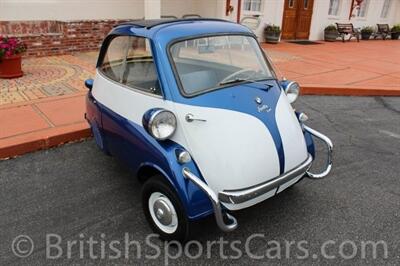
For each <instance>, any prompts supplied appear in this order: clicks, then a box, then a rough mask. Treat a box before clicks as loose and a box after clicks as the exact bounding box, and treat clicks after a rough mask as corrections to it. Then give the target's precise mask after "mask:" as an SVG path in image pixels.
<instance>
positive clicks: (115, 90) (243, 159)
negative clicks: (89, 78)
mask: <svg viewBox="0 0 400 266" xmlns="http://www.w3.org/2000/svg"><path fill="white" fill-rule="evenodd" d="M111 92H112V93H111ZM92 93H93V96H94V97H95V99H97V100H98V101H99V102H100V103H102V104H103V105H105V106H107V107H108V108H109V109H111V110H112V111H114V112H115V113H117V114H119V115H120V116H123V117H125V118H127V119H128V120H130V121H132V122H133V123H136V124H138V125H141V123H142V117H143V114H144V113H145V112H146V111H148V110H149V109H151V108H157V107H159V108H165V109H167V110H171V111H172V112H174V113H175V115H176V117H177V121H178V125H177V130H176V132H175V134H174V135H173V137H172V138H171V140H173V141H175V142H176V143H179V144H180V145H182V146H183V147H184V148H185V149H187V150H188V151H189V152H190V154H191V156H192V158H193V160H194V161H195V162H196V164H197V166H198V167H199V169H200V172H201V173H202V175H203V177H204V179H205V181H206V182H207V184H208V185H209V186H210V188H211V189H212V190H213V191H215V192H216V193H217V192H219V191H222V190H232V189H233V190H234V189H243V188H247V187H250V186H254V185H257V184H260V183H264V182H266V181H268V180H270V179H272V178H275V177H277V176H279V172H280V171H279V157H278V154H277V150H276V147H275V143H274V141H273V139H272V136H271V134H270V133H269V131H268V129H267V127H266V126H265V125H264V124H263V122H262V121H260V120H259V119H257V118H256V117H253V116H251V115H249V114H245V113H241V112H236V111H232V110H226V109H218V108H209V107H200V106H191V105H184V104H179V103H173V102H170V101H165V100H163V99H162V98H158V97H152V96H149V95H146V94H143V93H140V92H137V91H135V90H132V89H129V88H127V87H124V86H121V85H118V84H117V83H115V82H113V81H111V80H108V79H106V78H105V77H104V76H102V75H101V74H99V73H97V74H96V78H95V81H94V86H93V90H92ZM285 108H286V109H287V110H285ZM276 111H277V112H279V114H277V115H278V116H277V119H279V120H280V121H279V122H278V127H279V129H280V130H283V131H287V132H281V134H282V140H283V144H284V149H285V155H286V157H285V160H286V163H287V165H288V166H287V167H286V168H285V171H287V170H290V169H292V168H294V166H297V165H298V164H300V163H301V162H303V161H304V160H305V158H306V148H305V141H304V138H303V137H302V132H301V129H300V127H299V126H296V125H298V122H297V120H296V117H295V116H294V114H293V111H292V109H291V106H290V105H289V103H288V102H287V99H286V96H285V95H284V94H282V95H281V97H280V99H279V101H278V106H277V110H276ZM189 113H190V114H193V115H194V117H195V118H199V119H205V120H206V122H202V121H193V122H190V123H189V122H187V121H186V120H185V116H186V114H189ZM292 124H293V125H292ZM303 155H304V156H303ZM295 164H297V165H295ZM275 192H276V189H274V190H273V191H270V192H268V193H266V194H264V195H262V196H260V197H257V198H255V199H253V200H250V201H248V202H245V203H242V204H237V205H229V204H227V205H226V207H227V208H229V209H242V208H246V207H249V206H251V205H254V204H256V203H258V202H261V201H263V200H265V199H267V198H269V197H272V196H273V195H274V194H275Z"/></svg>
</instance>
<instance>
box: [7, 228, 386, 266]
mask: <svg viewBox="0 0 400 266" xmlns="http://www.w3.org/2000/svg"><path fill="white" fill-rule="evenodd" d="M260 243H263V244H261V245H260ZM43 246H44V247H45V250H46V254H45V256H46V259H47V260H57V259H74V260H76V259H82V260H116V259H137V260H155V259H157V260H159V259H160V258H162V260H163V262H164V264H165V265H169V264H171V263H173V262H174V260H177V259H179V258H183V257H186V258H189V259H192V260H197V259H199V260H200V259H203V260H204V259H207V260H212V259H216V258H219V259H231V260H239V259H240V258H242V257H243V256H246V257H249V258H251V259H252V260H268V259H273V260H279V259H298V260H305V259H310V258H311V259H320V260H321V259H324V260H327V261H329V260H333V259H342V260H352V259H360V260H364V259H367V260H375V259H386V258H388V257H389V256H390V254H389V250H388V245H387V243H386V242H385V241H384V240H378V241H371V240H357V241H353V240H344V241H338V240H326V241H324V242H323V243H320V245H319V246H318V247H317V246H316V245H315V244H314V245H311V244H310V243H309V241H307V240H300V241H289V240H283V241H282V240H281V241H278V240H271V239H268V238H267V236H266V235H265V234H261V233H255V234H251V235H250V236H248V237H247V238H245V239H244V240H232V239H230V240H226V239H224V237H220V238H219V239H217V240H212V241H205V242H204V241H203V242H200V241H197V240H191V241H189V242H186V243H184V244H182V243H179V242H177V241H170V242H163V241H161V240H159V238H158V235H156V234H149V235H147V236H145V237H144V238H142V239H134V238H133V236H132V235H131V234H129V233H125V234H124V235H122V236H121V237H120V238H118V239H110V238H108V237H107V236H106V234H104V233H101V234H96V235H92V236H90V235H85V234H79V236H78V237H77V238H76V239H70V238H69V239H68V240H67V239H64V238H63V237H62V236H61V235H58V234H54V233H48V234H46V235H45V239H44V242H43V240H42V241H37V240H36V241H34V240H33V239H32V238H31V237H30V236H28V235H19V236H16V237H15V238H14V239H13V241H12V242H11V249H12V252H13V254H14V255H15V256H16V257H19V258H27V257H29V256H31V255H32V254H33V253H34V252H35V247H41V248H40V249H41V250H42V249H43ZM311 251H313V252H311Z"/></svg>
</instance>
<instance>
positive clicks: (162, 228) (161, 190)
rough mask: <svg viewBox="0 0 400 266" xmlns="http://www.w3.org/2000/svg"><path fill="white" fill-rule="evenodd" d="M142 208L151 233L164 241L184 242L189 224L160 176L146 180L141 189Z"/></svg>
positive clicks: (187, 235) (181, 208)
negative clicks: (151, 230)
mask: <svg viewBox="0 0 400 266" xmlns="http://www.w3.org/2000/svg"><path fill="white" fill-rule="evenodd" d="M142 206H143V211H144V214H145V216H146V219H147V221H148V222H149V224H150V226H151V227H152V229H153V231H154V232H155V233H157V234H158V235H160V238H161V239H164V240H168V241H170V240H178V241H181V242H183V241H185V240H187V239H188V238H189V235H190V227H191V222H190V221H189V219H188V218H187V215H186V212H185V209H184V208H183V205H182V203H181V201H180V199H179V197H178V196H177V194H176V192H175V191H174V189H172V188H171V186H170V184H169V183H168V182H167V181H166V180H165V178H164V177H163V176H161V175H156V176H153V177H151V178H150V179H148V180H147V181H146V182H145V183H144V185H143V188H142Z"/></svg>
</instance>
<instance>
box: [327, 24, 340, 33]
mask: <svg viewBox="0 0 400 266" xmlns="http://www.w3.org/2000/svg"><path fill="white" fill-rule="evenodd" d="M325 32H337V29H336V26H335V25H333V24H331V25H328V26H326V27H325Z"/></svg>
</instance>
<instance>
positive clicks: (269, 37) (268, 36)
mask: <svg viewBox="0 0 400 266" xmlns="http://www.w3.org/2000/svg"><path fill="white" fill-rule="evenodd" d="M280 37H281V33H280V32H275V31H266V32H265V41H266V42H267V43H275V44H276V43H279V39H280Z"/></svg>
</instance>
